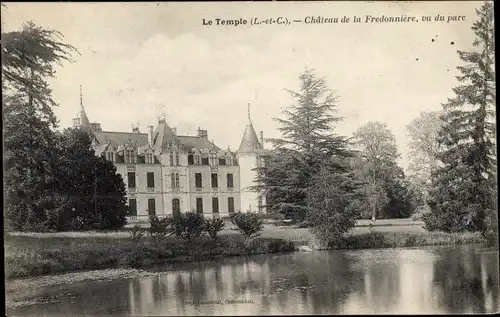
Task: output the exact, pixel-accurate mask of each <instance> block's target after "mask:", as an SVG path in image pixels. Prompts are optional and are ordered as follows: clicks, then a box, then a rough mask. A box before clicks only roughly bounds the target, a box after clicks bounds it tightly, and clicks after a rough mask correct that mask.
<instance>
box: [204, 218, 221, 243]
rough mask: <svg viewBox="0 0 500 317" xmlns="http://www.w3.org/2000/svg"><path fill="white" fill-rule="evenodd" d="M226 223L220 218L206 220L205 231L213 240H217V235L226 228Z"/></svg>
mask: <svg viewBox="0 0 500 317" xmlns="http://www.w3.org/2000/svg"><path fill="white" fill-rule="evenodd" d="M224 226H225V223H224V220H222V219H220V218H212V219H205V224H204V228H203V229H204V230H205V231H206V232H207V233H208V234H209V235H210V237H212V239H215V238H216V237H217V234H218V233H219V232H220V231H222V229H223V228H224Z"/></svg>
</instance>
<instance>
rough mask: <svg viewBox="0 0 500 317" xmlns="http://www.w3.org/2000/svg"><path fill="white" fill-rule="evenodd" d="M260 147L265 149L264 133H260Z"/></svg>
mask: <svg viewBox="0 0 500 317" xmlns="http://www.w3.org/2000/svg"><path fill="white" fill-rule="evenodd" d="M260 145H261V146H262V147H264V131H260Z"/></svg>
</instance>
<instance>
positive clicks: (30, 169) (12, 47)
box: [2, 22, 126, 231]
mask: <svg viewBox="0 0 500 317" xmlns="http://www.w3.org/2000/svg"><path fill="white" fill-rule="evenodd" d="M61 37H62V36H61V34H60V33H58V32H56V31H52V30H45V29H42V28H40V27H37V26H35V25H34V24H33V23H31V22H29V23H27V24H25V25H24V26H23V29H22V31H20V32H9V33H3V34H2V74H3V75H4V76H2V92H3V98H2V106H3V109H4V118H5V122H4V123H5V125H4V135H5V152H4V153H5V156H4V167H5V190H6V194H5V198H6V199H5V200H6V205H5V219H6V222H7V227H8V229H12V230H21V231H62V230H86V229H116V228H120V227H123V225H124V224H125V222H126V220H125V212H126V204H125V187H124V184H123V181H122V179H121V176H119V175H118V174H117V173H116V169H115V167H114V166H113V164H111V163H110V162H107V161H105V160H104V159H103V158H98V157H95V155H94V151H93V150H92V149H91V142H90V138H89V136H88V135H86V134H85V133H83V132H81V131H74V130H67V131H65V132H64V133H63V134H60V133H56V132H54V131H53V130H52V129H53V128H56V127H57V120H56V118H55V116H54V114H53V107H55V106H57V104H56V102H55V101H54V100H53V99H52V95H51V90H50V88H49V84H48V79H49V78H50V77H53V76H54V74H55V66H56V65H57V64H61V63H62V62H63V61H71V59H70V57H71V53H74V52H76V49H75V48H74V47H72V46H70V45H67V44H64V43H62V42H60V39H61Z"/></svg>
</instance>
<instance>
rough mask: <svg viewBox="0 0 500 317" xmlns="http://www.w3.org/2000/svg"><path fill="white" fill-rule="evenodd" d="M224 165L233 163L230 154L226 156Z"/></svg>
mask: <svg viewBox="0 0 500 317" xmlns="http://www.w3.org/2000/svg"><path fill="white" fill-rule="evenodd" d="M226 165H233V159H232V157H230V156H227V157H226Z"/></svg>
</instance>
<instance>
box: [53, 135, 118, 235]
mask: <svg viewBox="0 0 500 317" xmlns="http://www.w3.org/2000/svg"><path fill="white" fill-rule="evenodd" d="M58 160H59V168H58V172H59V174H58V177H57V179H58V186H59V189H60V190H61V191H62V192H64V193H65V194H66V195H67V196H68V197H69V199H70V200H71V202H72V207H73V212H72V217H71V221H69V222H67V223H66V227H65V228H64V229H69V228H71V229H117V228H121V227H123V225H124V224H125V222H126V220H125V219H126V218H125V216H126V211H127V206H126V192H125V185H124V183H123V179H122V177H121V175H120V174H117V172H116V167H115V166H114V165H113V163H111V162H110V161H108V160H106V159H105V158H104V157H100V156H96V155H95V152H94V150H93V149H92V141H91V139H90V137H89V134H88V133H86V132H85V131H83V130H80V129H66V130H65V131H64V133H63V134H62V135H61V136H60V137H59V143H58ZM61 216H62V215H61Z"/></svg>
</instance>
